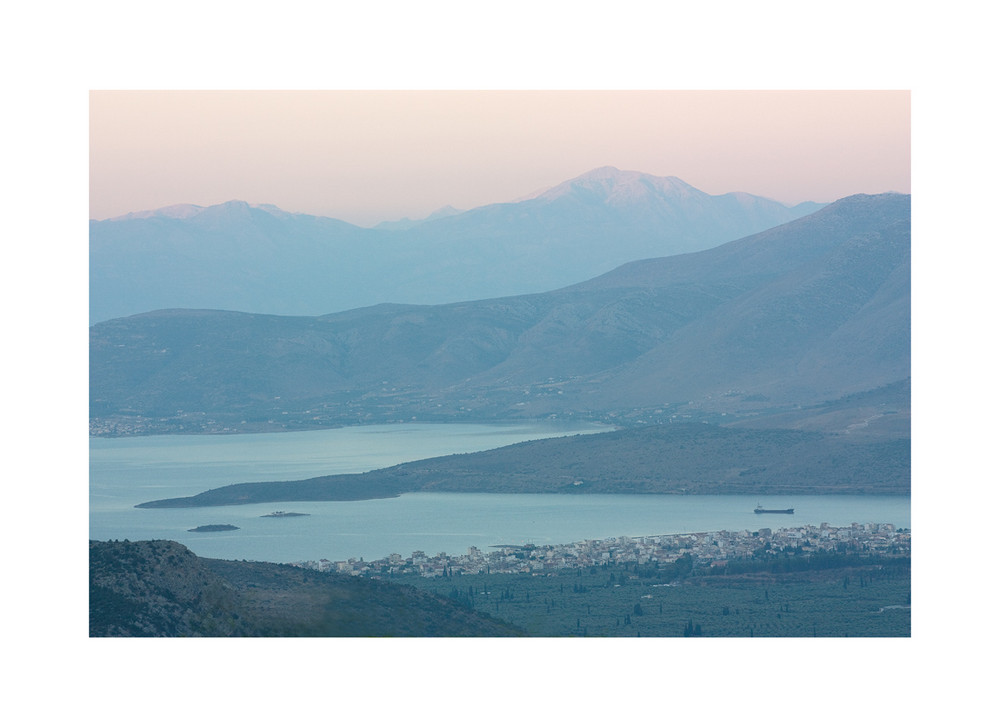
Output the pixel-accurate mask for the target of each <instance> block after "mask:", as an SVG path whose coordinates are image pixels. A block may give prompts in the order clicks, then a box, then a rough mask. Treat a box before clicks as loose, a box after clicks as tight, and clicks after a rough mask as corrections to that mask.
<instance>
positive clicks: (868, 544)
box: [295, 523, 910, 578]
mask: <svg viewBox="0 0 1000 727" xmlns="http://www.w3.org/2000/svg"><path fill="white" fill-rule="evenodd" d="M790 552H791V553H795V554H799V555H807V554H822V553H856V554H864V555H882V556H893V555H898V556H909V555H910V530H909V529H908V528H896V527H895V526H894V525H891V524H886V523H869V524H864V525H862V524H857V523H854V524H852V525H850V526H847V527H834V526H831V525H828V524H827V523H822V524H821V525H818V526H817V525H803V526H800V527H791V528H780V529H771V528H760V529H758V530H753V531H750V530H739V531H729V530H722V531H717V532H705V533H682V534H674V535H648V536H641V537H627V536H621V537H615V538H607V539H604V540H581V541H579V542H576V543H570V544H568V545H534V544H531V543H528V544H524V545H514V544H497V545H494V546H492V547H491V548H490V549H489V551H483V550H481V549H480V548H478V547H475V546H472V547H470V548H469V549H468V551H467V552H466V553H465V554H464V555H449V554H447V553H438V554H437V555H427V554H426V553H424V552H422V551H419V550H418V551H415V552H413V553H412V554H411V555H410V556H409V557H407V558H404V557H403V556H402V555H400V554H399V553H393V554H391V555H389V556H388V557H386V558H382V559H380V560H374V561H366V560H364V559H363V558H350V559H348V560H346V561H330V560H326V559H322V560H318V561H303V562H299V563H295V565H297V566H300V567H303V568H311V569H315V570H321V571H335V572H338V573H345V574H350V575H357V576H367V577H375V578H378V577H384V576H391V575H393V574H400V575H402V574H406V575H420V576H424V577H427V578H433V577H438V576H449V575H458V574H461V573H528V574H534V575H544V574H546V573H554V572H556V571H559V570H563V569H567V568H590V567H593V566H602V565H610V564H616V565H623V564H633V563H635V564H637V565H644V564H648V563H672V562H674V561H676V560H677V559H678V558H682V557H684V556H690V557H691V558H692V562H693V563H694V565H695V566H696V567H704V568H709V567H713V566H716V567H718V566H725V565H726V564H727V563H728V562H729V561H731V560H749V559H753V558H757V557H769V556H775V555H779V554H781V553H790Z"/></svg>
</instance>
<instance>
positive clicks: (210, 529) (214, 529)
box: [188, 525, 239, 533]
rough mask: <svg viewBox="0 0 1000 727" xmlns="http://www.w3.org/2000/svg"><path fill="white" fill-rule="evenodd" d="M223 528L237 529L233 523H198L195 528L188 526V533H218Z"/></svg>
mask: <svg viewBox="0 0 1000 727" xmlns="http://www.w3.org/2000/svg"><path fill="white" fill-rule="evenodd" d="M223 530H239V528H238V527H236V526H235V525H199V526H198V527H196V528H189V529H188V532H189V533H218V532H221V531H223Z"/></svg>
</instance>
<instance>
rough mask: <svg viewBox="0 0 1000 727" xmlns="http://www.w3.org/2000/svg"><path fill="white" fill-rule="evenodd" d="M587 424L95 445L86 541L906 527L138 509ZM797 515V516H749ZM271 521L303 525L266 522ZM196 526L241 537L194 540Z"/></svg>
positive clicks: (739, 509)
mask: <svg viewBox="0 0 1000 727" xmlns="http://www.w3.org/2000/svg"><path fill="white" fill-rule="evenodd" d="M609 429H610V427H608V426H605V425H602V424H596V423H589V422H574V423H566V422H553V421H549V420H546V421H536V422H524V423H522V422H519V423H513V424H420V423H413V424H391V425H378V426H357V427H344V428H341V429H326V430H314V431H304V432H280V433H268V434H229V435H205V434H202V435H164V436H147V437H127V438H96V437H92V438H91V439H90V499H89V501H90V528H89V531H90V539H91V540H124V539H128V540H149V539H168V540H175V541H177V542H180V543H183V544H184V545H186V546H187V547H188V548H190V549H191V550H192V551H193V552H194V553H196V554H197V555H200V556H203V557H207V558H222V559H227V560H255V561H268V562H275V563H295V562H303V561H317V560H321V559H327V560H330V561H338V560H348V559H350V558H357V559H362V558H363V559H365V560H377V559H380V558H384V557H386V556H388V555H390V554H393V553H398V554H400V555H402V556H404V557H408V556H410V555H411V554H412V553H413V552H415V551H422V552H424V553H426V554H428V555H437V554H438V553H448V554H449V555H459V554H463V553H465V552H467V551H468V549H469V548H470V547H471V546H475V547H477V548H479V549H480V550H487V549H488V548H490V547H491V546H494V545H505V544H515V545H523V544H527V543H534V544H535V545H546V544H553V545H554V544H561V543H572V542H577V541H581V540H595V539H604V538H614V537H619V536H623V535H624V536H642V535H664V534H671V533H696V532H711V531H717V530H751V531H753V530H757V529H759V528H762V527H769V528H772V529H775V528H780V527H791V526H798V525H820V524H822V523H828V524H830V525H834V526H846V525H851V524H852V523H861V524H865V523H891V524H893V525H895V526H896V527H906V528H909V527H910V498H909V497H898V496H897V497H884V496H850V495H829V496H826V495H812V496H802V495H796V496H795V497H778V496H773V497H768V498H766V499H761V498H757V497H756V496H743V495H705V496H698V495H581V494H567V495H550V494H479V493H408V494H403V495H401V496H399V497H394V498H385V499H377V500H361V501H351V502H274V503H264V504H255V505H227V506H222V507H204V508H183V509H137V508H136V507H135V505H136V504H138V503H140V502H146V501H149V500H158V499H163V498H169V497H185V496H188V495H195V494H197V493H199V492H202V491H204V490H207V489H211V488H213V487H222V486H224V485H229V484H234V483H238V482H259V481H271V480H293V479H303V478H307V477H317V476H320V475H329V474H344V473H352V472H366V471H369V470H373V469H379V468H381V467H389V466H392V465H395V464H400V463H402V462H410V461H414V460H418V459H425V458H428V457H437V456H442V455H447V454H459V453H464V452H474V451H481V450H486V449H492V448H495V447H501V446H505V445H508V444H514V443H516V442H523V441H527V440H531V439H542V438H548V437H562V436H589V435H593V434H596V433H598V432H601V431H607V430H609ZM758 503H759V504H761V505H763V506H764V507H766V508H772V509H785V508H794V510H795V512H794V514H792V515H786V514H761V515H756V514H754V512H753V510H754V507H755V506H756V505H757V504H758ZM275 511H285V512H298V513H304V514H305V515H306V517H279V518H276V517H264V516H265V515H268V514H269V513H272V512H275ZM202 525H232V526H235V527H236V528H238V529H237V530H225V531H217V532H191V529H192V528H196V527H199V526H202Z"/></svg>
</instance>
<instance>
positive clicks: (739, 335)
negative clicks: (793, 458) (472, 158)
mask: <svg viewBox="0 0 1000 727" xmlns="http://www.w3.org/2000/svg"><path fill="white" fill-rule="evenodd" d="M616 179H620V176H616ZM640 179H641V178H640ZM640 186H641V185H640ZM570 188H573V186H572V185H570ZM636 190H637V191H636V194H639V193H640V192H641V191H642V190H641V189H639V188H638V187H637V188H636ZM581 194H582V192H581ZM552 195H553V196H554V198H555V199H558V200H565V199H566V198H567V197H566V194H565V193H564V192H562V191H558V188H556V190H553V191H552ZM535 199H540V198H535ZM493 213H495V212H491V214H493ZM484 214H485V212H484ZM462 216H463V215H454V216H452V217H447V218H443V219H441V220H439V221H438V223H439V224H443V223H447V222H449V221H451V220H458V219H459V218H460V217H462ZM909 342H910V198H909V196H908V195H900V194H883V195H856V196H853V197H848V198H844V199H842V200H838V201H837V202H835V203H832V204H830V205H828V206H826V207H824V208H823V209H820V210H819V211H817V212H814V213H812V214H810V215H807V216H805V217H802V218H799V219H797V220H794V221H791V222H787V223H785V224H782V225H779V226H777V227H773V228H770V229H768V230H765V231H763V232H760V233H757V234H753V235H750V236H747V237H744V238H741V239H737V240H734V241H732V242H728V243H726V244H723V245H719V246H717V247H713V248H712V249H708V250H702V251H698V252H692V253H685V254H678V255H671V256H669V257H660V258H654V259H646V260H634V261H631V262H629V263H627V264H625V265H622V266H620V267H618V268H616V269H614V270H612V271H611V272H607V273H605V274H603V275H600V276H597V277H594V278H592V279H589V280H587V281H585V282H582V283H577V284H575V285H570V286H566V287H563V288H559V289H556V290H553V291H550V292H546V293H536V294H529V295H518V296H508V297H502V298H493V299H480V300H472V301H466V302H460V303H450V304H441V305H393V304H383V305H377V306H371V307H366V308H359V309H354V310H349V311H345V312H340V313H334V314H330V315H323V316H279V315H262V314H254V313H248V312H239V313H237V312H229V311H217V310H178V309H175V310H161V311H154V312H148V313H143V314H141V315H135V316H131V317H126V318H118V319H114V320H110V321H106V322H103V323H99V324H96V325H94V326H92V327H91V346H90V351H91V357H90V377H91V378H90V391H91V431H92V433H95V434H114V433H139V432H142V431H145V432H169V431H252V430H254V429H291V428H306V427H315V426H331V425H338V424H357V423H366V422H376V421H378V422H385V421H402V420H410V419H418V420H422V421H429V420H443V421H456V420H462V419H468V420H478V421H485V420H490V419H513V418H519V417H526V418H544V417H560V418H600V419H604V420H606V421H611V422H615V423H621V424H640V423H655V422H663V423H666V422H670V421H683V420H686V419H690V418H696V419H698V420H710V421H713V422H716V423H719V422H735V423H740V424H742V425H746V426H753V422H755V421H764V420H765V418H766V420H767V421H768V422H770V423H769V424H768V426H775V422H780V425H779V426H782V427H807V428H808V427H811V428H815V429H819V430H823V431H842V430H843V431H847V430H850V431H860V430H861V429H864V430H867V431H870V432H874V431H876V430H879V428H880V427H881V428H883V429H884V430H885V431H892V432H895V433H896V434H905V436H908V434H909V397H908V391H909V389H908V385H909V375H910V347H909ZM882 387H890V389H891V390H892V391H896V392H902V391H905V392H906V393H905V394H897V395H895V396H894V397H893V400H892V401H891V402H889V403H885V402H882V403H881V404H875V405H874V408H873V403H872V399H871V397H869V396H868V395H867V394H866V392H871V391H876V390H879V389H880V388H882ZM892 387H895V388H892ZM852 397H854V398H852ZM845 402H846V403H845ZM851 402H854V403H851ZM824 407H825V408H824Z"/></svg>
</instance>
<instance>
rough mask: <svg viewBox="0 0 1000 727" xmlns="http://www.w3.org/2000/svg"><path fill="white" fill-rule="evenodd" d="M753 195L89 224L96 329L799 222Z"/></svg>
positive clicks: (543, 268) (413, 284)
mask: <svg viewBox="0 0 1000 727" xmlns="http://www.w3.org/2000/svg"><path fill="white" fill-rule="evenodd" d="M816 207H818V205H799V206H797V207H795V208H788V207H786V206H784V205H781V204H779V203H777V202H773V201H771V200H767V199H764V198H761V197H754V196H752V195H748V194H743V193H739V194H728V195H715V196H713V195H708V194H705V193H704V192H701V191H699V190H696V189H694V188H693V187H690V186H689V185H686V184H684V183H683V182H681V181H680V180H677V179H676V178H673V177H665V178H661V177H654V176H651V175H645V174H640V173H638V172H623V171H619V170H617V169H614V168H611V167H604V168H601V169H598V170H594V171H592V172H589V173H588V174H585V175H582V176H581V177H578V178H577V179H574V180H570V181H568V182H565V183H563V184H561V185H557V186H556V187H554V188H552V189H551V190H548V191H546V192H544V193H542V194H540V195H537V196H535V197H532V198H528V199H525V200H522V201H520V202H512V203H506V204H494V205H487V206H485V207H480V208H477V209H473V210H469V211H467V212H458V211H456V210H451V209H445V210H442V211H439V213H435V214H433V215H431V216H430V217H429V218H427V219H426V220H423V221H418V222H412V221H400V223H397V224H391V223H390V224H386V225H380V226H379V227H378V228H376V229H363V228H359V227H355V226H353V225H350V224H347V223H345V222H342V221H339V220H334V219H329V218H323V217H314V216H311V215H302V214H291V213H288V212H284V211H282V210H279V209H278V208H276V207H273V206H270V205H249V204H247V203H245V202H239V201H232V202H227V203H225V204H221V205H216V206H212V207H207V208H202V207H198V206H196V205H174V206H172V207H169V208H164V209H162V210H155V211H151V212H144V213H133V214H131V215H125V216H123V217H120V218H114V219H110V220H101V221H96V220H95V221H91V223H90V320H91V321H92V322H97V321H102V320H107V319H110V318H115V317H120V316H126V315H132V314H137V313H143V312H147V311H151V310H157V309H163V308H216V309H223V310H240V311H248V312H260V313H274V314H281V315H320V314H325V313H330V312H333V311H341V310H348V309H353V308H357V307H360V306H366V305H374V304H378V303H385V302H396V303H417V304H429V303H444V302H454V301H460V300H471V299H481V298H488V297H496V296H505V295H520V294H525V293H532V292H541V291H546V290H551V289H553V288H558V287H560V286H564V285H569V284H571V283H575V282H577V281H580V280H584V279H587V278H590V277H593V276H594V275H598V274H600V273H602V272H605V271H607V270H609V269H611V268H613V267H615V266H616V265H620V264H622V263H624V262H627V261H630V260H635V259H638V258H645V257H653V256H660V255H672V254H676V253H680V252H687V251H692V250H702V249H706V248H709V247H712V246H714V245H718V244H720V243H723V242H726V241H727V240H732V239H735V238H737V237H741V236H744V235H748V234H751V233H753V232H758V231H761V230H764V229H767V228H769V227H773V226H775V225H778V224H781V223H784V222H788V221H789V220H792V219H795V218H797V217H800V216H802V215H804V214H806V213H807V212H809V211H813V210H814V209H815V208H816Z"/></svg>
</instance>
